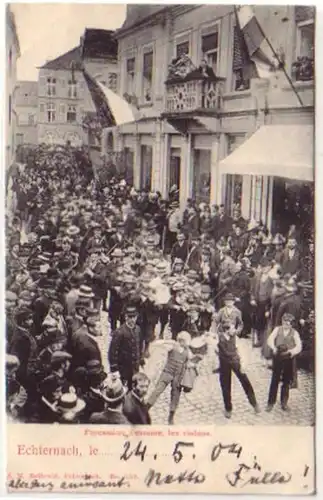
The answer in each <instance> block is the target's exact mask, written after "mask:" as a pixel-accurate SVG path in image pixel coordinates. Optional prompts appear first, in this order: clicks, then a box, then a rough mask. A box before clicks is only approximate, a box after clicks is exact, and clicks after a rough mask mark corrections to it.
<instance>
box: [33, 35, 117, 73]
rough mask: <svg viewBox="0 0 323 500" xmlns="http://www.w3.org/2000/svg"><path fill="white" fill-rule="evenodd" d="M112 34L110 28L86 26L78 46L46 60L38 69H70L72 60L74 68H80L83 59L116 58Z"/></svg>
mask: <svg viewBox="0 0 323 500" xmlns="http://www.w3.org/2000/svg"><path fill="white" fill-rule="evenodd" d="M113 35H114V31H112V30H101V29H96V28H86V29H85V31H84V35H83V36H82V37H81V40H80V45H79V46H78V47H74V49H71V50H69V51H68V52H65V54H62V55H61V56H58V57H56V58H55V59H52V60H51V61H47V62H46V63H45V64H44V65H43V66H41V67H40V69H51V70H59V69H65V70H70V69H71V63H72V62H74V64H75V67H74V69H76V70H80V69H82V61H83V59H88V58H94V59H117V55H118V42H117V41H116V40H114V38H113Z"/></svg>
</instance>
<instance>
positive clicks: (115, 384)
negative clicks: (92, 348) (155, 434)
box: [90, 373, 130, 425]
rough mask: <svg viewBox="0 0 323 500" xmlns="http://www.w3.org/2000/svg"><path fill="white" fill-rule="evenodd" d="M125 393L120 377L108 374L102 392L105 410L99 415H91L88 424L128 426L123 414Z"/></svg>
mask: <svg viewBox="0 0 323 500" xmlns="http://www.w3.org/2000/svg"><path fill="white" fill-rule="evenodd" d="M126 392H127V391H126V388H125V387H124V386H123V384H122V382H121V379H120V377H119V376H118V375H117V374H115V373H110V374H109V375H108V377H107V379H106V382H105V387H104V389H103V391H102V398H103V400H104V403H105V409H104V410H103V411H102V412H99V413H92V415H91V417H90V424H110V425H112V424H113V425H129V424H130V422H129V420H128V419H127V418H126V417H125V415H124V413H123V402H124V398H125V395H126Z"/></svg>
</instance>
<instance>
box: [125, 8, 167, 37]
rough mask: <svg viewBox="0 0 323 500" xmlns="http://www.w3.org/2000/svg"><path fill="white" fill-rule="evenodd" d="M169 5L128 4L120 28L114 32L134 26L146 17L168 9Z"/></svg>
mask: <svg viewBox="0 0 323 500" xmlns="http://www.w3.org/2000/svg"><path fill="white" fill-rule="evenodd" d="M169 7H170V5H166V6H165V5H149V4H142V5H140V4H139V5H138V4H128V5H127V14H126V19H125V21H124V23H123V25H122V26H121V28H120V29H118V30H117V31H116V34H119V33H121V32H123V31H125V30H128V29H129V28H133V27H135V26H136V25H138V24H140V23H142V22H143V21H144V20H146V19H147V18H150V17H152V16H154V15H155V14H157V13H158V12H161V11H162V10H166V9H168V8H169Z"/></svg>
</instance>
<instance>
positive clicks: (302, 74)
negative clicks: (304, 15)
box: [292, 19, 315, 81]
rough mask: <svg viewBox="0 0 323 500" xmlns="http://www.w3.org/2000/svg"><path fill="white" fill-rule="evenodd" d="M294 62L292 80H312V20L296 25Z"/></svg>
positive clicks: (313, 41) (313, 39)
mask: <svg viewBox="0 0 323 500" xmlns="http://www.w3.org/2000/svg"><path fill="white" fill-rule="evenodd" d="M296 35H297V36H296V61H294V62H293V64H292V77H293V79H294V80H298V81H306V80H313V79H314V43H315V34H314V20H313V19H305V20H302V21H300V22H298V23H297V34H296Z"/></svg>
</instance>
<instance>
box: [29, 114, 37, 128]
mask: <svg viewBox="0 0 323 500" xmlns="http://www.w3.org/2000/svg"><path fill="white" fill-rule="evenodd" d="M28 125H35V115H34V114H32V113H29V115H28Z"/></svg>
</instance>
